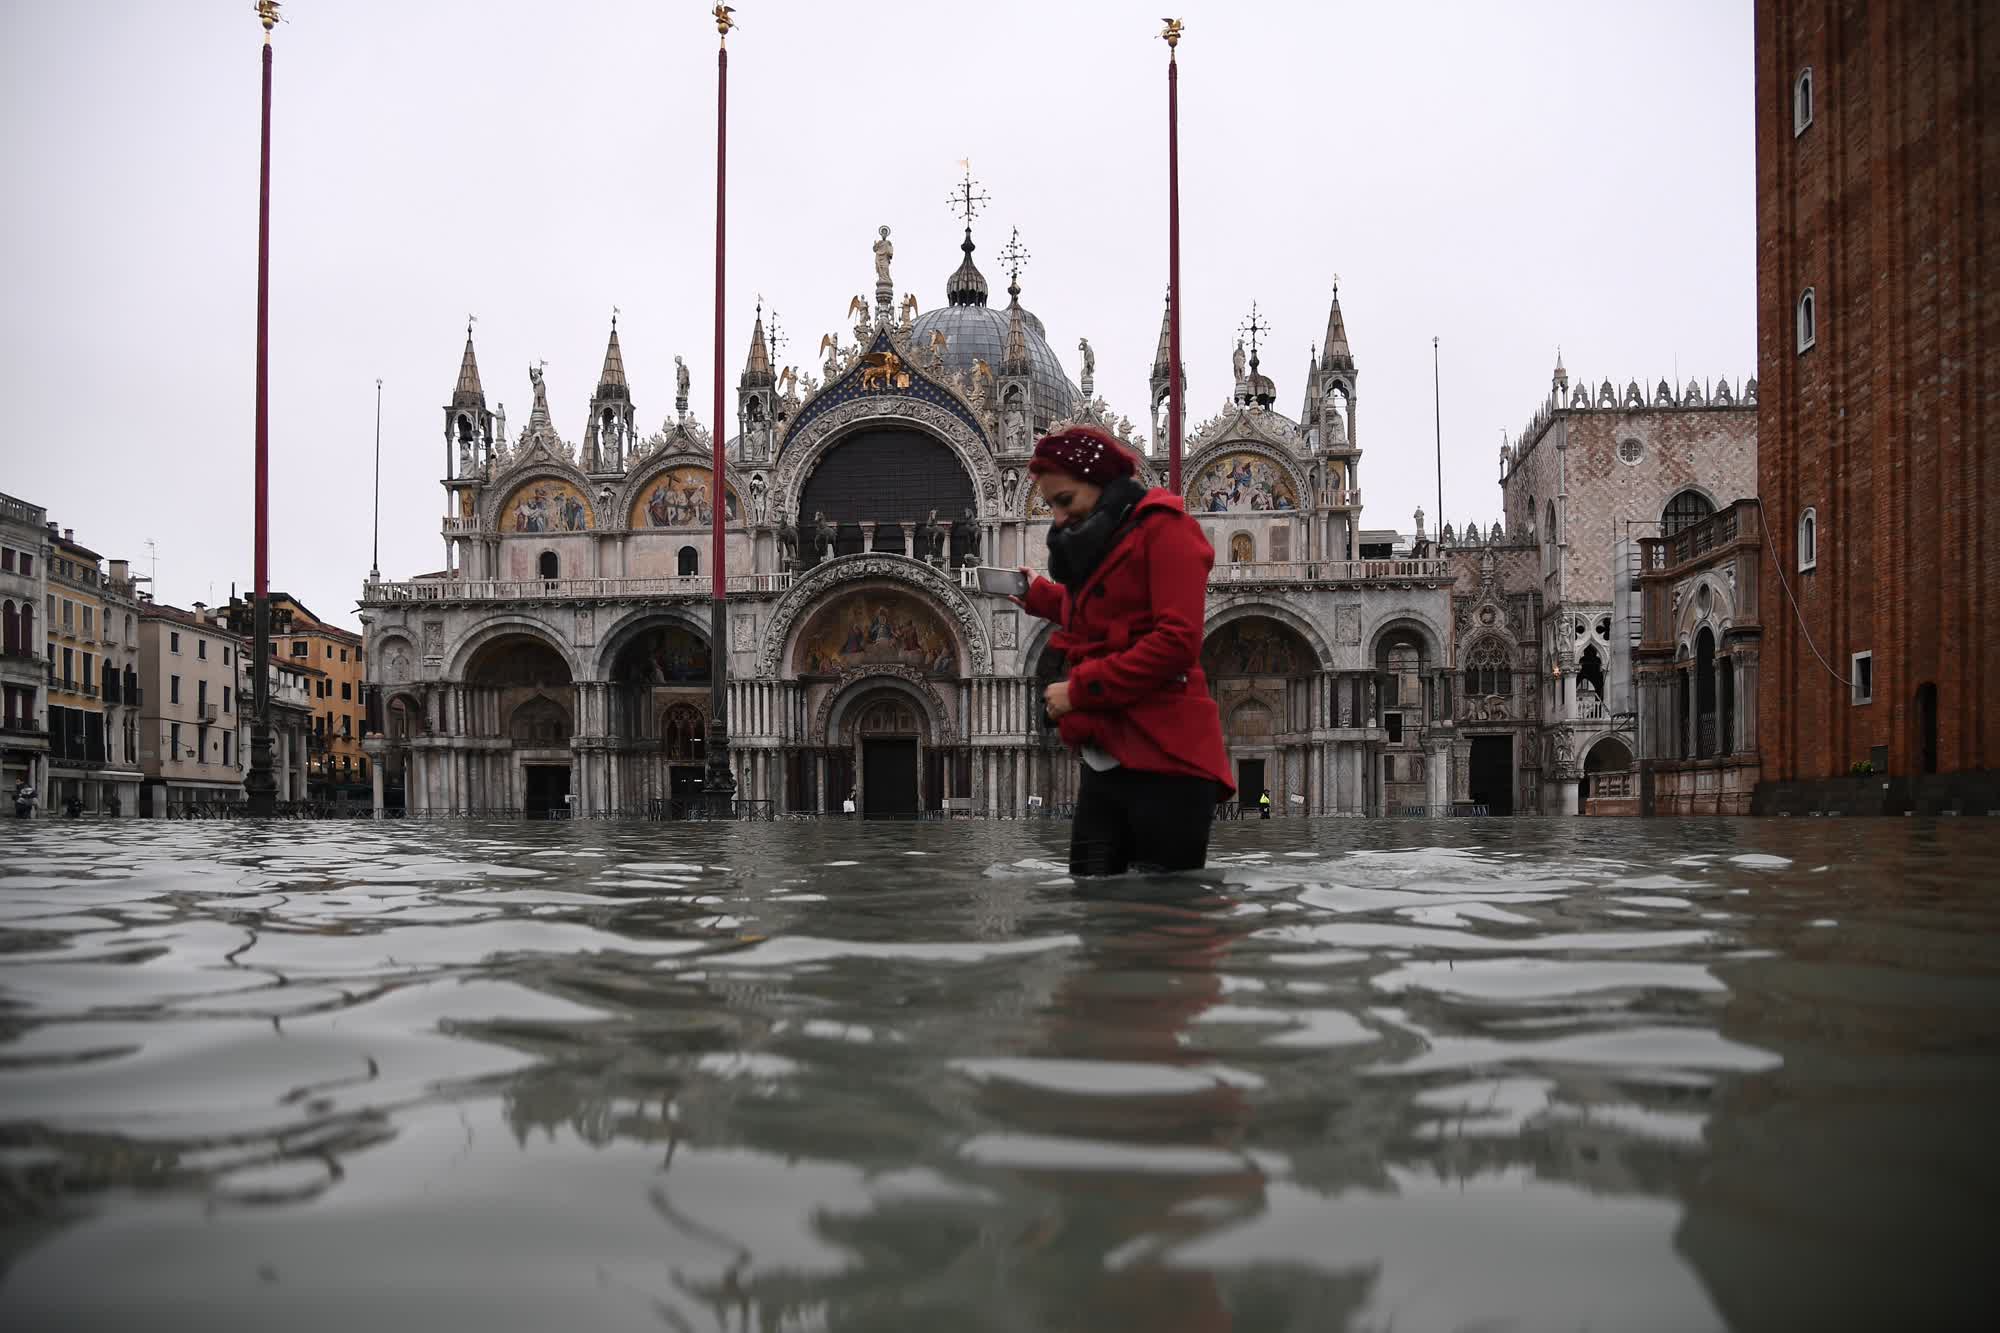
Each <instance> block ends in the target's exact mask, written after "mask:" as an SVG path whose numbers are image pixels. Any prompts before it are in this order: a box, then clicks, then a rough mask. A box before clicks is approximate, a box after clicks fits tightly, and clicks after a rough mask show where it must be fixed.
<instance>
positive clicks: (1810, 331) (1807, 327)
mask: <svg viewBox="0 0 2000 1333" xmlns="http://www.w3.org/2000/svg"><path fill="white" fill-rule="evenodd" d="M1818 341H1819V298H1818V297H1816V296H1815V295H1814V294H1813V289H1812V288H1810V287H1808V288H1806V289H1805V290H1804V291H1803V292H1800V293H1799V350H1800V351H1801V352H1803V351H1805V350H1806V349H1807V348H1809V347H1811V346H1812V345H1813V344H1814V343H1816V342H1818Z"/></svg>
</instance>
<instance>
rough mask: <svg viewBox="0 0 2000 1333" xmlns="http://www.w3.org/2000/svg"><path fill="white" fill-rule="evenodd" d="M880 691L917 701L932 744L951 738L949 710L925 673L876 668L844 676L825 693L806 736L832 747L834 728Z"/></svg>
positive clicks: (907, 669)
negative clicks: (890, 690) (886, 690)
mask: <svg viewBox="0 0 2000 1333" xmlns="http://www.w3.org/2000/svg"><path fill="white" fill-rule="evenodd" d="M880 687H887V688H890V689H894V690H897V691H898V692H900V693H903V694H907V695H909V696H910V697H911V698H912V699H914V700H915V701H916V704H917V707H918V708H919V709H920V710H921V711H922V713H923V716H924V721H925V722H926V723H927V724H928V725H929V727H930V737H929V743H930V744H932V745H942V744H944V743H946V741H947V740H948V739H949V738H950V736H951V734H952V730H951V713H950V710H948V709H947V708H946V707H945V703H944V696H942V695H940V694H939V693H938V692H937V687H936V686H935V685H933V684H932V683H931V682H930V681H929V680H927V679H925V678H924V674H923V672H921V671H918V670H916V669H914V668H912V667H903V666H877V667H863V668H861V669H860V670H857V671H846V672H842V673H841V675H840V676H839V678H838V679H836V680H835V681H834V683H833V688H832V689H829V690H828V691H827V692H826V695H825V697H823V698H822V699H821V700H820V701H819V707H818V708H816V709H814V710H813V721H812V730H811V731H810V732H809V733H807V734H808V735H809V736H810V737H811V738H812V743H813V744H816V745H817V744H833V743H834V740H835V737H834V733H833V728H834V727H835V726H836V725H837V724H838V723H839V721H840V719H841V718H842V717H843V716H844V715H845V713H846V712H847V710H848V709H849V708H850V707H852V706H853V705H854V704H855V703H856V702H858V701H859V700H861V699H864V698H866V697H867V696H868V694H870V693H871V692H872V691H873V690H875V689H877V688H880Z"/></svg>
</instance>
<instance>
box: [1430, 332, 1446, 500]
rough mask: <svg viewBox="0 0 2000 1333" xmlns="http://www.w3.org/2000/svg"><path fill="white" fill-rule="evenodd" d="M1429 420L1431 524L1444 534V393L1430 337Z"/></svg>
mask: <svg viewBox="0 0 2000 1333" xmlns="http://www.w3.org/2000/svg"><path fill="white" fill-rule="evenodd" d="M1431 421H1432V423H1433V429H1434V430H1435V431H1436V433H1437V470H1438V512H1437V522H1435V523H1433V524H1432V525H1431V526H1432V527H1434V528H1436V529H1437V531H1438V535H1439V536H1440V537H1442V536H1443V535H1444V393H1443V390H1441V389H1440V388H1439V387H1438V340H1437V339H1436V338H1432V339H1431Z"/></svg>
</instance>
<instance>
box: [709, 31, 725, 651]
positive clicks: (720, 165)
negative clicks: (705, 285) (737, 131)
mask: <svg viewBox="0 0 2000 1333" xmlns="http://www.w3.org/2000/svg"><path fill="white" fill-rule="evenodd" d="M727 35H728V34H727V32H726V31H725V33H724V36H727ZM728 158H729V48H728V47H727V46H723V47H721V48H720V49H718V50H717V51H716V53H715V415H714V416H713V417H712V418H710V423H711V426H712V431H711V433H710V437H709V440H710V447H711V449H712V450H713V455H714V466H713V467H712V469H711V470H710V473H709V486H710V495H709V525H710V534H709V536H710V548H711V549H710V552H709V563H710V565H711V566H712V569H711V573H712V574H713V577H714V585H713V589H712V593H711V595H712V597H713V599H714V600H715V602H716V603H717V604H718V605H720V604H721V603H722V602H723V601H724V600H725V599H727V597H728V596H729V583H728V579H727V578H726V576H725V574H724V570H723V559H724V552H723V546H722V509H723V500H724V497H725V494H726V491H725V489H724V486H723V480H722V462H723V449H722V439H723V434H724V431H723V424H722V423H723V422H724V421H725V420H726V418H725V417H724V416H723V410H724V407H725V403H724V401H723V382H722V357H723V349H722V273H723V265H724V261H725V260H726V259H727V257H728V248H727V247H728V239H727V231H726V228H725V226H724V218H725V214H726V210H727V208H728V196H727V193H726V189H725V185H726V182H727V180H728V169H729V161H728ZM721 651H722V644H721V643H720V641H718V642H717V643H716V644H715V645H714V647H713V649H712V650H711V652H710V654H709V655H710V656H711V657H718V656H720V654H721Z"/></svg>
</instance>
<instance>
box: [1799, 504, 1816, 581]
mask: <svg viewBox="0 0 2000 1333" xmlns="http://www.w3.org/2000/svg"><path fill="white" fill-rule="evenodd" d="M1817 564H1819V514H1818V513H1817V512H1816V511H1815V510H1813V509H1810V508H1808V509H1807V510H1806V511H1805V512H1804V513H1803V514H1800V515H1799V570H1800V571H1801V572H1804V571H1805V570H1808V569H1811V568H1813V567H1814V566H1815V565H1817Z"/></svg>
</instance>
